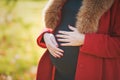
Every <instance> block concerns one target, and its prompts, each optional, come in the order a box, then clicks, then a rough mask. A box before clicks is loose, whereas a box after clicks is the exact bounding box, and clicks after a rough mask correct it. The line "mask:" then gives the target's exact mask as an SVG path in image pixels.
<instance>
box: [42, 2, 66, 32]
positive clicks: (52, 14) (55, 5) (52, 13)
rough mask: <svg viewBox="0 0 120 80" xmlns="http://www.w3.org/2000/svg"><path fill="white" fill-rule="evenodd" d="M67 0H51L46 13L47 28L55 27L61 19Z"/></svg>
mask: <svg viewBox="0 0 120 80" xmlns="http://www.w3.org/2000/svg"><path fill="white" fill-rule="evenodd" d="M65 2H66V0H49V2H48V4H47V6H46V9H45V15H44V22H45V26H46V27H47V28H51V29H53V30H54V29H55V27H56V26H57V24H58V23H59V21H60V16H59V14H60V13H61V9H62V7H63V5H64V3H65Z"/></svg>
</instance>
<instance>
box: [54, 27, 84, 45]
mask: <svg viewBox="0 0 120 80" xmlns="http://www.w3.org/2000/svg"><path fill="white" fill-rule="evenodd" d="M68 27H69V29H70V30H71V31H59V32H58V33H59V34H57V35H56V37H57V40H58V41H59V42H62V43H61V44H60V45H61V46H81V45H83V44H84V39H85V34H81V33H79V32H78V30H77V28H75V27H72V26H70V25H68Z"/></svg>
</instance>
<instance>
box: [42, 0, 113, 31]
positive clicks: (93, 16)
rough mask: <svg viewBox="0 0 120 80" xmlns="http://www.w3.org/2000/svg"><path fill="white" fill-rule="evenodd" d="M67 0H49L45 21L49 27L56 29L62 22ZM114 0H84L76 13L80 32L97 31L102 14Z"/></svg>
mask: <svg viewBox="0 0 120 80" xmlns="http://www.w3.org/2000/svg"><path fill="white" fill-rule="evenodd" d="M66 1H67V0H49V2H48V5H47V7H46V9H45V14H44V22H45V26H46V27H47V28H51V29H53V30H54V29H55V28H56V26H57V25H58V23H59V22H60V18H61V17H60V16H61V9H62V7H63V6H64V4H65V2H66ZM113 2H114V0H83V2H82V6H81V7H80V9H79V11H78V14H77V15H76V19H77V21H76V27H77V29H78V31H79V32H80V33H93V32H97V30H98V26H99V20H100V18H101V16H102V15H103V14H104V13H105V12H106V11H107V10H108V9H110V7H111V6H112V4H113Z"/></svg>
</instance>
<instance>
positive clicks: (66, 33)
mask: <svg viewBox="0 0 120 80" xmlns="http://www.w3.org/2000/svg"><path fill="white" fill-rule="evenodd" d="M58 33H60V34H63V35H69V33H70V31H58Z"/></svg>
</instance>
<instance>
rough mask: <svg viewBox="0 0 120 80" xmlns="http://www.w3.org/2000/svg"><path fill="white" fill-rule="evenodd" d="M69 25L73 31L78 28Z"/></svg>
mask: <svg viewBox="0 0 120 80" xmlns="http://www.w3.org/2000/svg"><path fill="white" fill-rule="evenodd" d="M68 27H69V29H70V30H72V31H75V30H76V28H75V27H73V26H71V25H68Z"/></svg>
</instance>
